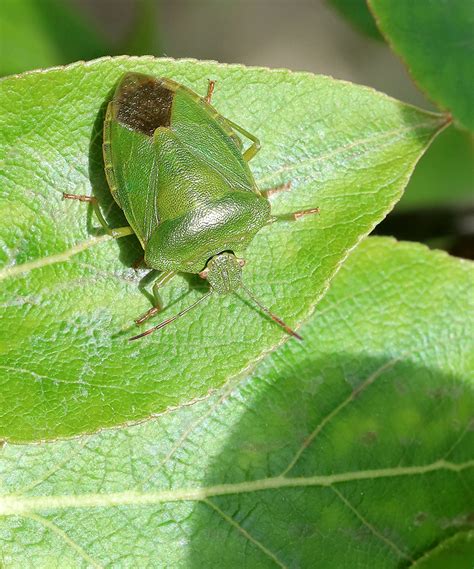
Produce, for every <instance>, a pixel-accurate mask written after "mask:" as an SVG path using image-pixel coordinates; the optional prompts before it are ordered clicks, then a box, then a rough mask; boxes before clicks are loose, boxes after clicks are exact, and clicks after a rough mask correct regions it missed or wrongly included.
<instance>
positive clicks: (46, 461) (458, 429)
mask: <svg viewBox="0 0 474 569" xmlns="http://www.w3.org/2000/svg"><path fill="white" fill-rule="evenodd" d="M473 283H474V268H473V265H472V264H470V263H468V262H465V261H461V260H459V259H453V258H450V257H449V256H447V255H446V254H443V253H440V252H430V251H428V250H427V249H426V248H424V247H422V246H420V245H415V244H397V243H395V242H394V241H392V240H390V239H381V238H371V239H369V240H367V241H365V242H364V243H363V244H361V245H360V247H358V248H357V250H356V251H355V252H354V253H353V254H352V256H351V257H350V258H349V260H348V261H347V263H346V264H345V265H344V266H343V267H342V269H341V271H340V272H339V273H338V275H337V277H336V278H335V279H334V281H333V284H332V286H331V289H330V291H329V293H328V294H327V295H326V297H325V298H324V300H323V301H322V302H321V304H320V306H319V309H318V311H317V314H316V315H315V316H314V317H313V318H312V320H311V321H310V322H309V323H308V324H307V325H306V326H305V327H304V328H303V330H302V333H303V335H304V342H302V343H296V342H288V343H287V344H286V345H285V346H284V347H282V349H281V350H279V351H277V352H275V353H274V354H272V355H271V356H270V357H269V358H267V359H266V360H265V361H264V362H263V363H262V364H261V365H260V366H259V367H258V368H257V370H256V371H255V373H254V374H253V376H252V377H250V378H249V379H248V380H247V381H245V382H240V383H239V384H238V386H237V387H236V386H235V385H234V389H232V386H231V385H228V386H227V387H226V388H225V389H224V390H222V391H221V392H220V393H218V394H216V395H214V396H213V397H210V398H208V399H206V400H204V401H201V402H199V403H196V404H195V405H192V406H189V407H181V408H180V409H178V410H176V411H175V412H172V413H168V414H167V415H164V416H162V417H160V418H157V419H154V420H151V421H148V422H145V423H143V424H141V425H136V426H134V427H129V428H125V429H118V430H110V431H104V432H102V433H99V434H95V435H92V436H83V437H80V438H79V439H76V440H70V441H59V442H54V443H47V444H45V443H43V444H31V445H24V446H21V445H19V446H16V445H10V444H6V445H5V447H4V449H3V451H2V454H1V458H0V472H2V492H3V496H2V497H0V516H3V518H0V519H1V522H0V539H2V540H3V545H2V554H3V559H2V561H3V562H4V564H5V566H6V567H28V566H31V562H30V560H32V559H34V560H35V569H37V568H39V569H41V568H43V567H48V568H51V567H71V568H75V567H86V566H87V567H89V566H92V567H102V566H124V567H136V566H140V567H141V566H150V567H176V568H180V567H222V568H234V567H235V568H240V567H252V568H254V567H255V568H263V567H269V568H270V567H278V566H279V567H324V569H341V568H345V567H351V568H352V567H376V568H377V569H401V568H404V567H411V566H413V567H415V566H416V567H418V566H419V567H420V568H421V567H423V569H427V568H428V567H433V568H434V567H438V566H436V565H434V560H436V558H439V559H442V552H443V551H444V552H446V551H448V552H449V555H450V556H451V558H452V559H459V562H460V563H459V565H456V569H458V568H464V567H466V557H465V556H466V555H469V551H470V550H471V551H472V533H474V532H473V531H472V527H473V519H472V511H473V508H474V496H473V492H472V489H473V488H474V453H473V449H474V429H473V428H472V427H473V409H474V384H473V373H472V371H473V367H474V365H473V354H474V346H473V338H474V334H473V333H472V332H473V331H472V321H473V316H474V314H473V312H474V305H473V297H472V285H473ZM469 531H471V534H469V533H468V532H469ZM469 544H471V545H469ZM469 548H470V549H469ZM445 557H446V556H445ZM427 559H431V560H433V564H432V565H430V564H429V563H427V562H426V560H427ZM415 560H419V562H418V564H416V563H414V561H415ZM423 560H424V561H425V562H422V561H423ZM471 561H472V558H471ZM446 567H449V565H445V566H443V569H445V568H446Z"/></svg>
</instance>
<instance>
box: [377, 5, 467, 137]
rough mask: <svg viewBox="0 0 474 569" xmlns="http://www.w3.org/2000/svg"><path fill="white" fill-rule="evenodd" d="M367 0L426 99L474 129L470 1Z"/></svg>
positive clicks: (386, 35) (381, 27) (382, 29)
mask: <svg viewBox="0 0 474 569" xmlns="http://www.w3.org/2000/svg"><path fill="white" fill-rule="evenodd" d="M367 1H368V4H369V6H370V8H371V10H372V12H373V14H374V16H375V19H376V22H377V25H378V27H379V29H380V30H381V31H382V33H383V34H384V36H385V37H386V39H387V41H388V42H389V44H390V45H391V47H392V48H393V50H394V51H395V52H396V53H398V54H399V55H400V56H401V58H402V59H403V61H404V62H405V63H406V64H407V66H408V69H409V71H410V73H411V75H412V77H413V79H414V80H415V81H416V82H417V83H418V85H419V86H420V87H421V88H422V89H423V90H424V91H425V93H426V94H427V95H428V97H430V98H431V99H432V100H433V101H435V102H436V103H437V104H438V105H439V106H440V107H441V108H443V109H447V110H449V111H451V112H452V113H453V116H454V117H455V118H456V119H457V120H458V121H459V122H460V123H461V124H462V125H463V126H464V127H465V128H468V129H470V130H471V131H474V89H473V88H472V85H473V73H472V61H473V58H474V44H473V41H472V28H473V24H474V5H473V3H472V2H469V1H466V0H450V1H449V2H440V1H439V0H426V1H425V2H413V1H412V0H367Z"/></svg>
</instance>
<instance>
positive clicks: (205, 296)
mask: <svg viewBox="0 0 474 569" xmlns="http://www.w3.org/2000/svg"><path fill="white" fill-rule="evenodd" d="M211 294H212V291H209V292H208V293H206V294H205V295H204V296H201V298H198V299H197V300H196V302H193V304H191V306H188V307H187V308H185V309H184V310H181V312H178V314H175V315H174V316H172V317H171V318H167V319H166V320H163V322H160V323H159V324H158V325H157V326H153V328H150V329H149V330H145V332H142V333H141V334H137V335H136V336H132V337H131V338H129V339H128V340H129V342H131V341H132V340H138V339H139V338H143V337H144V336H148V335H149V334H152V333H153V332H155V331H156V330H159V329H160V328H164V327H165V326H168V324H171V322H174V321H175V320H178V318H181V316H184V315H185V314H186V313H187V312H189V311H190V310H192V309H193V308H195V307H196V306H197V305H198V304H199V303H200V302H202V301H203V300H204V299H205V298H207V297H208V296H210V295H211Z"/></svg>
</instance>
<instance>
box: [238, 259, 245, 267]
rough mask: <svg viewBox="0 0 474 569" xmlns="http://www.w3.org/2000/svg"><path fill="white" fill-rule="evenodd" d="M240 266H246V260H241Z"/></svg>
mask: <svg viewBox="0 0 474 569" xmlns="http://www.w3.org/2000/svg"><path fill="white" fill-rule="evenodd" d="M239 265H240V266H241V267H243V266H244V265H245V259H239Z"/></svg>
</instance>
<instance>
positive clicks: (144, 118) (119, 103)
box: [114, 73, 175, 136]
mask: <svg viewBox="0 0 474 569" xmlns="http://www.w3.org/2000/svg"><path fill="white" fill-rule="evenodd" d="M174 93H175V92H174V91H173V90H172V89H170V88H169V86H167V85H166V84H165V82H164V81H162V80H160V79H155V78H154V77H149V76H148V75H142V74H141V73H127V75H125V77H124V78H123V79H122V81H121V82H120V84H119V86H118V87H117V91H116V93H115V97H114V102H115V104H116V109H117V120H118V121H119V122H120V123H121V124H123V125H124V126H127V127H129V128H131V129H133V130H136V131H138V132H142V133H143V134H146V135H147V136H153V133H154V132H155V130H156V129H157V128H158V127H160V126H169V125H170V121H171V105H172V104H173V97H174Z"/></svg>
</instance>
